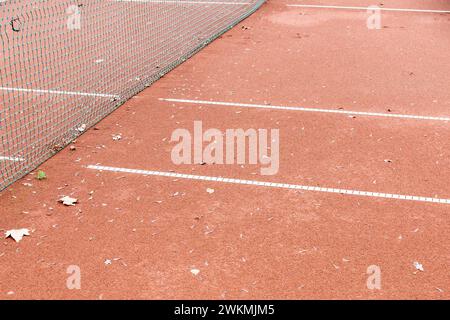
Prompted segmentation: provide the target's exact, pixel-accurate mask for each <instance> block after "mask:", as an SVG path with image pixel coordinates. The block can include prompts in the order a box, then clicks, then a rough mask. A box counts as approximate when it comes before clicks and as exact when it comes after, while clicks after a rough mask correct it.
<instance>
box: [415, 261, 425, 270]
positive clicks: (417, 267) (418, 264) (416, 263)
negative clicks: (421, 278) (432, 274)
mask: <svg viewBox="0 0 450 320" xmlns="http://www.w3.org/2000/svg"><path fill="white" fill-rule="evenodd" d="M413 265H414V267H415V268H416V269H417V270H419V271H424V270H423V265H422V264H421V263H419V262H417V261H414V263H413Z"/></svg>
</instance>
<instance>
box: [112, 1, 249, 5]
mask: <svg viewBox="0 0 450 320" xmlns="http://www.w3.org/2000/svg"><path fill="white" fill-rule="evenodd" d="M111 1H114V2H142V3H161V4H219V5H249V4H251V3H249V2H230V1H228V2H225V1H175V0H111Z"/></svg>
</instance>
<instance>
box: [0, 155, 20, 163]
mask: <svg viewBox="0 0 450 320" xmlns="http://www.w3.org/2000/svg"><path fill="white" fill-rule="evenodd" d="M2 160H4V161H16V162H20V161H25V159H24V158H18V157H6V156H0V161H2Z"/></svg>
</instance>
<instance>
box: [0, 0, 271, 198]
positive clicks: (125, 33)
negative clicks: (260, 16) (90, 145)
mask: <svg viewBox="0 0 450 320" xmlns="http://www.w3.org/2000/svg"><path fill="white" fill-rule="evenodd" d="M262 2H264V0H224V1H218V0H211V1H209V0H195V1H191V0H186V1H180V0H173V1H163V0H161V1H158V0H78V1H76V0H0V55H1V59H0V70H1V73H0V134H1V141H0V172H1V175H0V190H2V189H4V188H6V187H7V186H8V185H9V184H11V183H12V182H14V181H15V180H17V179H19V178H20V177H22V176H23V175H25V174H26V173H28V172H30V171H31V170H33V169H34V168H36V167H37V166H38V165H40V164H41V163H42V162H43V161H45V160H46V159H48V158H49V157H50V156H52V155H53V154H55V153H56V152H58V151H59V150H61V149H62V148H63V147H64V146H66V145H67V144H68V143H70V142H71V141H72V140H73V139H75V138H76V137H77V136H78V135H80V134H81V133H82V132H83V131H85V130H86V129H87V128H89V127H90V126H92V125H93V124H95V123H96V122H98V121H99V120H100V119H102V118H103V117H105V116H106V115H107V114H109V113H110V112H112V111H113V110H114V109H116V108H117V107H119V106H120V105H121V104H123V103H124V102H125V101H126V100H128V99H129V98H130V97H132V96H133V95H135V94H136V93H138V92H139V91H141V90H143V89H144V88H145V87H147V86H149V85H150V84H151V83H153V82H154V81H156V80H157V79H159V78H160V77H161V76H163V75H164V74H165V73H166V72H168V71H170V70H171V69H172V68H173V67H175V66H177V65H178V64H180V63H182V62H183V61H184V60H186V59H187V58H188V57H190V56H191V55H192V54H194V53H195V52H196V51H198V50H199V49H201V48H202V47H204V46H205V45H206V44H208V43H209V42H210V41H212V40H213V39H214V38H216V37H217V36H219V35H220V34H222V33H223V32H224V31H226V30H228V29H229V28H231V27H232V26H233V25H234V24H236V23H237V22H239V21H241V20H242V19H244V18H245V17H246V16H248V15H250V14H251V13H252V12H253V11H255V10H256V9H257V8H258V7H259V6H260V5H261V4H262Z"/></svg>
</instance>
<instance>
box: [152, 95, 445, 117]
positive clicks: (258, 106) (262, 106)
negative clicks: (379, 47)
mask: <svg viewBox="0 0 450 320" xmlns="http://www.w3.org/2000/svg"><path fill="white" fill-rule="evenodd" d="M159 100H161V101H167V102H178V103H188V104H204V105H212V106H230V107H240V108H256V109H273V110H291V111H303V112H318V113H336V114H345V115H360V116H368V117H386V118H401V119H416V120H434V121H450V117H433V116H417V115H408V114H396V113H378V112H363V111H349V110H335V109H321V108H304V107H289V106H272V105H265V104H249V103H233V102H220V101H206V100H187V99H169V98H160V99H159Z"/></svg>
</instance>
